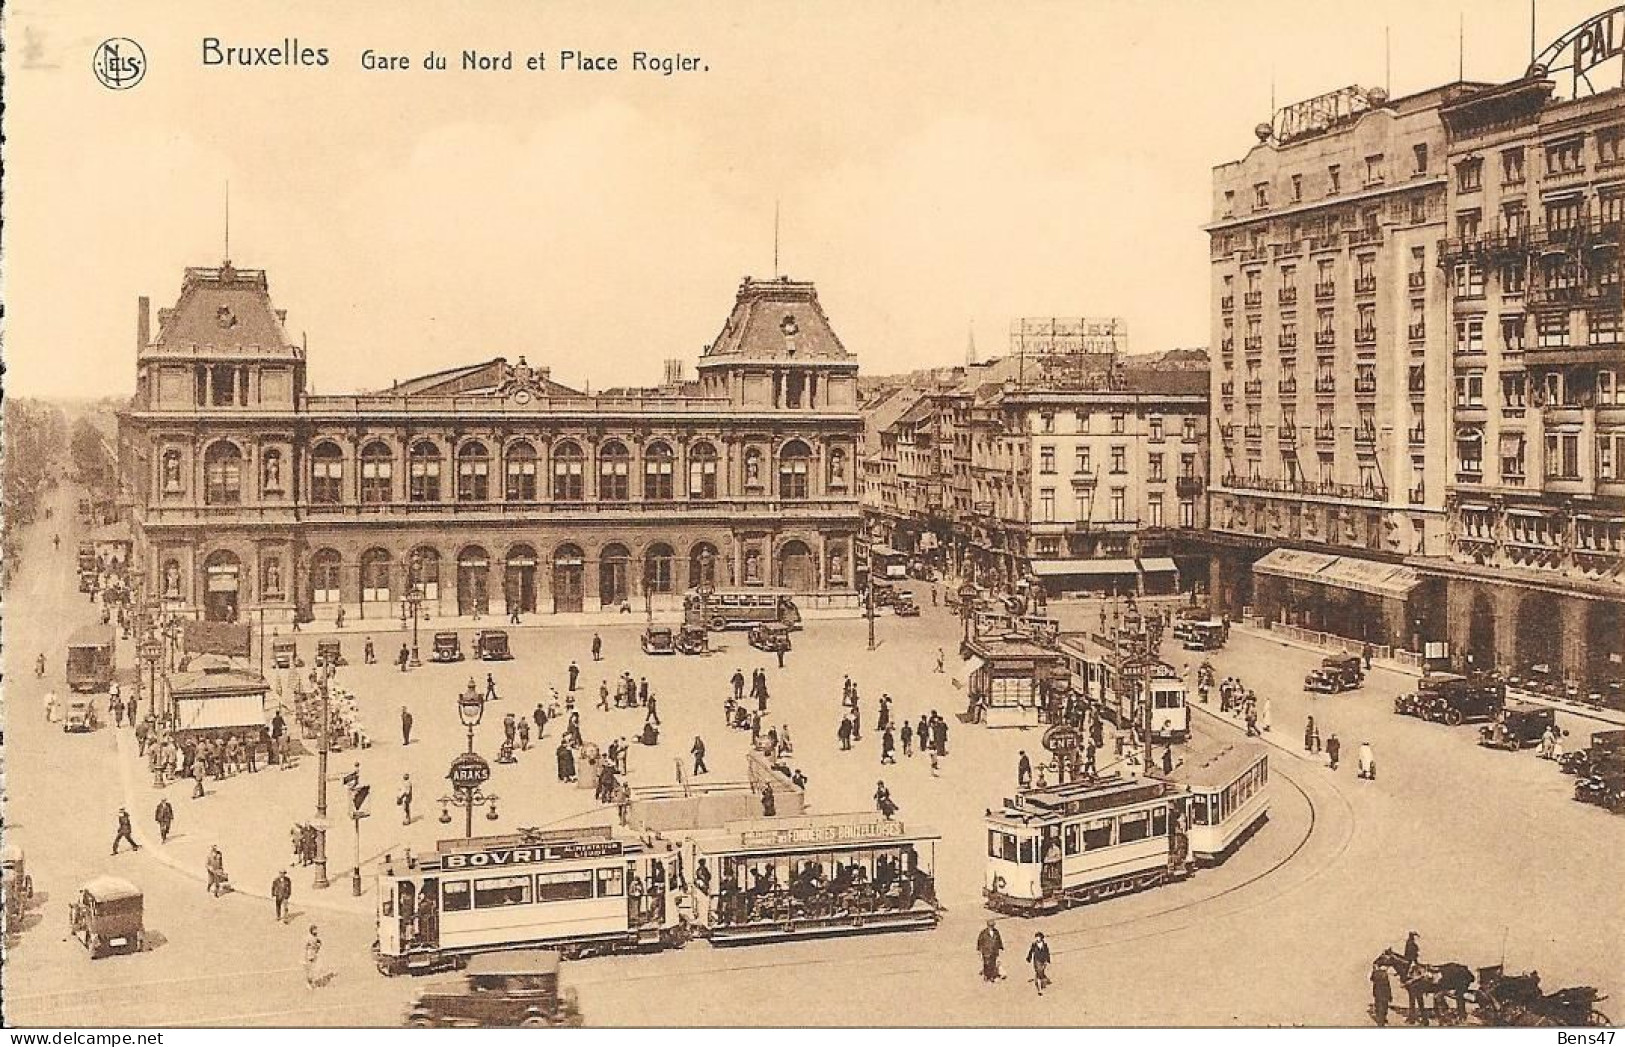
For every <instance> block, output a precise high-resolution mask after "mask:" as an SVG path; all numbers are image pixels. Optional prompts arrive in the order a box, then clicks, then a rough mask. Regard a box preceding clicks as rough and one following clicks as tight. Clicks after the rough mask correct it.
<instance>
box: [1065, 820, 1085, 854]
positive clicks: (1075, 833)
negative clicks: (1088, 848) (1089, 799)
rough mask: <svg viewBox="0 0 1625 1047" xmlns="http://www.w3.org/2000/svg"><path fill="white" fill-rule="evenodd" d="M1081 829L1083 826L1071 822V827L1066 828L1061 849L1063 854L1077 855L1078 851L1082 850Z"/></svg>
mask: <svg viewBox="0 0 1625 1047" xmlns="http://www.w3.org/2000/svg"><path fill="white" fill-rule="evenodd" d="M1082 829H1083V826H1081V825H1079V824H1078V823H1077V822H1073V823H1072V824H1071V825H1068V826H1067V827H1066V832H1065V836H1064V844H1063V846H1062V848H1061V850H1062V852H1063V853H1065V854H1077V853H1078V852H1079V851H1081V850H1083V833H1082V831H1081V830H1082Z"/></svg>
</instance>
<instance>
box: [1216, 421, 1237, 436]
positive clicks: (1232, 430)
mask: <svg viewBox="0 0 1625 1047" xmlns="http://www.w3.org/2000/svg"><path fill="white" fill-rule="evenodd" d="M1235 435H1236V426H1235V423H1233V422H1224V423H1221V424H1220V426H1219V439H1221V440H1231V439H1234V438H1235Z"/></svg>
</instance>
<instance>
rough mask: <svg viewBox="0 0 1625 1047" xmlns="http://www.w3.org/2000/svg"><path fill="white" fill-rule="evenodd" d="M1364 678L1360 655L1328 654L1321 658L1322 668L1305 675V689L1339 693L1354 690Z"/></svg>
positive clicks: (1323, 692) (1324, 692)
mask: <svg viewBox="0 0 1625 1047" xmlns="http://www.w3.org/2000/svg"><path fill="white" fill-rule="evenodd" d="M1364 679H1365V673H1364V672H1362V671H1361V669H1360V656H1359V655H1357V654H1351V655H1347V656H1345V655H1335V654H1334V655H1327V656H1326V657H1325V658H1322V659H1321V660H1320V668H1318V669H1312V670H1310V672H1309V675H1308V676H1306V677H1304V679H1303V689H1304V690H1306V691H1318V692H1320V693H1322V694H1337V693H1339V692H1341V691H1352V690H1354V689H1355V688H1356V687H1359V686H1360V683H1361V681H1362V680H1364Z"/></svg>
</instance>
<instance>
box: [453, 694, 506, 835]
mask: <svg viewBox="0 0 1625 1047" xmlns="http://www.w3.org/2000/svg"><path fill="white" fill-rule="evenodd" d="M484 716H485V695H483V694H481V693H480V690H479V688H478V687H476V686H475V684H474V681H473V680H472V679H470V680H469V681H468V686H467V688H465V689H464V690H463V693H462V694H460V695H458V696H457V718H458V719H459V720H461V721H462V723H463V727H464V728H465V729H466V730H467V731H468V749H467V750H466V751H465V752H463V753H462V754H460V755H459V756H458V757H457V758H456V759H454V760H452V762H451V770H450V771H449V772H447V774H446V778H447V780H449V781H450V782H451V792H452V794H451V795H450V796H442V797H441V798H440V824H442V825H450V824H451V808H452V807H461V808H462V809H463V814H464V818H463V838H464V839H472V838H473V836H474V809H475V808H476V807H484V808H485V809H486V811H485V817H486V819H487V820H489V821H493V822H494V821H496V820H497V797H496V795H495V794H494V793H493V794H491V795H486V793H485V792H484V791H483V790H482V788H481V787H482V786H484V784H485V783H486V782H487V781H489V780H490V779H491V765H490V764H489V763H487V762H486V761H485V758H484V757H483V756H481V755H480V754H479V753H477V752H475V751H474V728H476V727H478V726H479V725H480V720H482V719H483V718H484Z"/></svg>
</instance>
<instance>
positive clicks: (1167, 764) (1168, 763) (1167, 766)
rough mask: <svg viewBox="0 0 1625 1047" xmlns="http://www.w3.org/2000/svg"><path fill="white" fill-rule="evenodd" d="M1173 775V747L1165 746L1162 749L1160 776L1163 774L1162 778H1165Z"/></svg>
mask: <svg viewBox="0 0 1625 1047" xmlns="http://www.w3.org/2000/svg"><path fill="white" fill-rule="evenodd" d="M1173 773H1174V747H1173V746H1172V745H1165V746H1163V747H1162V774H1163V777H1167V776H1168V775H1170V774H1173Z"/></svg>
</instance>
